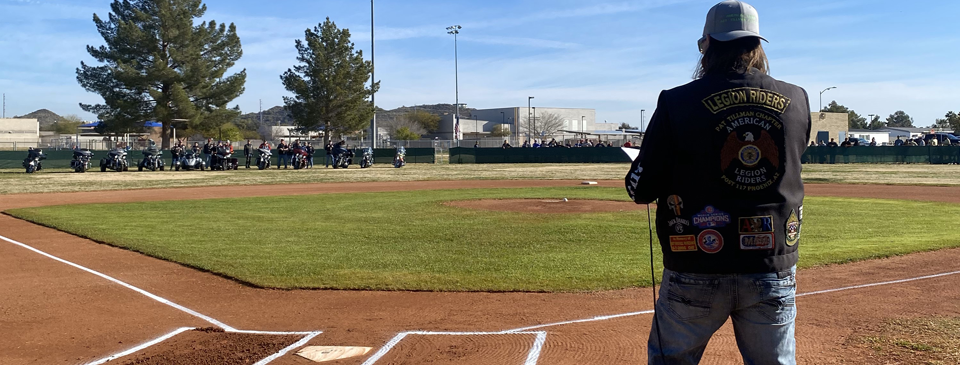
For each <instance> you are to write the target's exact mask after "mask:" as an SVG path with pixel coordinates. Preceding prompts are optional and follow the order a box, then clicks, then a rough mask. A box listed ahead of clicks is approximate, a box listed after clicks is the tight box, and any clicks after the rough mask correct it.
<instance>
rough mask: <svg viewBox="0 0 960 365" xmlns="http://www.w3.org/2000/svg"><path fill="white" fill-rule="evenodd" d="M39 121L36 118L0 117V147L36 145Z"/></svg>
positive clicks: (38, 138)
mask: <svg viewBox="0 0 960 365" xmlns="http://www.w3.org/2000/svg"><path fill="white" fill-rule="evenodd" d="M39 141H40V122H38V121H37V120H36V119H19V118H17V119H14V118H3V119H0V149H12V148H14V147H16V148H17V149H22V148H26V147H37V143H39Z"/></svg>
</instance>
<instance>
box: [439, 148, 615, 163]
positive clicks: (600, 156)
mask: <svg viewBox="0 0 960 365" xmlns="http://www.w3.org/2000/svg"><path fill="white" fill-rule="evenodd" d="M597 162H599V163H603V162H630V158H629V157H627V154H626V153H624V152H623V151H621V150H620V148H619V147H584V148H470V147H454V148H451V149H450V163H456V164H463V163H597Z"/></svg>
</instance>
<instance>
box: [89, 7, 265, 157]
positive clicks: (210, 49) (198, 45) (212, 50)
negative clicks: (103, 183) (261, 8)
mask: <svg viewBox="0 0 960 365" xmlns="http://www.w3.org/2000/svg"><path fill="white" fill-rule="evenodd" d="M110 8H111V10H112V12H111V13H110V14H109V16H108V18H107V20H103V19H101V18H100V17H99V16H97V15H96V14H94V15H93V22H94V24H96V26H97V31H98V32H99V33H100V35H101V36H102V37H103V40H104V42H105V43H106V45H104V46H99V47H93V46H87V52H88V53H90V55H91V56H93V58H95V59H96V60H97V61H98V62H101V63H104V65H102V66H89V65H87V64H85V63H83V62H82V61H81V62H80V68H78V69H77V81H78V82H79V83H80V86H82V87H83V88H84V89H86V90H87V91H90V92H95V93H97V94H99V95H100V96H101V97H103V100H104V104H96V105H90V104H82V103H81V104H80V107H81V108H82V109H83V110H85V111H87V112H91V113H94V114H97V116H98V117H99V118H100V119H101V120H102V121H103V123H102V124H101V126H102V127H101V129H100V130H101V131H103V132H107V133H124V132H134V131H137V130H138V129H141V130H142V127H143V122H144V121H146V120H148V119H154V120H156V121H158V122H160V123H162V124H163V143H162V146H163V147H164V148H168V147H169V145H170V124H171V122H172V121H173V120H174V119H186V120H188V121H189V122H188V126H189V128H190V129H194V130H197V131H199V132H204V133H206V134H207V135H211V136H212V132H213V131H216V130H217V129H218V128H219V127H220V126H222V125H224V124H226V123H228V122H230V121H231V120H233V119H235V118H236V117H237V116H238V115H239V108H233V109H229V108H227V103H229V102H230V101H232V100H233V99H236V98H237V97H238V96H240V94H241V93H243V85H244V82H245V81H246V78H247V75H246V70H243V71H240V72H239V73H236V74H232V75H228V76H225V75H226V73H227V70H229V69H230V68H231V67H233V65H234V64H235V63H236V61H237V60H239V59H240V57H241V56H242V54H243V51H242V49H241V46H240V38H239V37H238V36H237V30H236V27H235V26H234V25H233V24H232V23H231V24H230V25H229V26H228V25H226V24H222V23H220V24H218V23H217V22H216V21H214V20H211V21H209V22H206V21H205V22H202V23H201V24H199V25H195V24H194V19H195V18H201V17H203V15H204V13H206V11H207V6H206V5H204V4H203V3H202V1H201V0H114V1H113V3H112V4H111V5H110Z"/></svg>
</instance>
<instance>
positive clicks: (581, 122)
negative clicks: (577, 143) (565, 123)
mask: <svg viewBox="0 0 960 365" xmlns="http://www.w3.org/2000/svg"><path fill="white" fill-rule="evenodd" d="M586 117H587V116H586V115H581V116H580V134H583V118H586Z"/></svg>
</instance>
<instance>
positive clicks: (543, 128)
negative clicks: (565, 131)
mask: <svg viewBox="0 0 960 365" xmlns="http://www.w3.org/2000/svg"><path fill="white" fill-rule="evenodd" d="M560 128H563V118H562V117H560V115H559V114H555V113H551V112H544V113H541V114H538V115H537V116H536V117H533V118H532V119H530V118H523V121H522V122H521V124H520V133H521V134H529V135H530V136H531V138H543V137H547V136H552V135H553V134H554V133H556V132H557V131H559V130H560Z"/></svg>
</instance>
